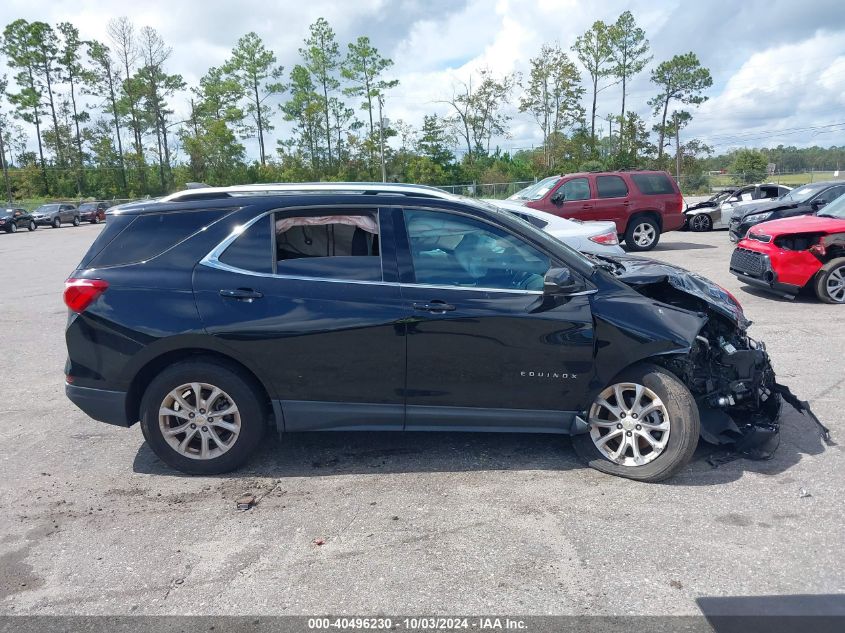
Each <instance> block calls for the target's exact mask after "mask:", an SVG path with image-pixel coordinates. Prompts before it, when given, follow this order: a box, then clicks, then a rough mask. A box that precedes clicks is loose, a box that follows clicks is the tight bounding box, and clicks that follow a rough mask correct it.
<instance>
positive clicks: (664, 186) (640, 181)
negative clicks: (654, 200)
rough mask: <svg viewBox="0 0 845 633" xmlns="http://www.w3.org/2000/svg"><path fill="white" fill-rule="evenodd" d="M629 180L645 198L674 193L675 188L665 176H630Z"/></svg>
mask: <svg viewBox="0 0 845 633" xmlns="http://www.w3.org/2000/svg"><path fill="white" fill-rule="evenodd" d="M631 180H633V181H634V184H635V185H637V189H639V190H640V192H641V193H643V194H644V195H646V196H658V195H663V194H669V193H675V188H674V187H673V186H672V183H671V182H670V181H669V176H667V175H666V174H631Z"/></svg>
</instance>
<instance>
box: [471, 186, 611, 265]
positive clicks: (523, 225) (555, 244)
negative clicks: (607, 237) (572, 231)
mask: <svg viewBox="0 0 845 633" xmlns="http://www.w3.org/2000/svg"><path fill="white" fill-rule="evenodd" d="M458 197H459V198H461V199H462V200H463V202H466V203H467V204H472V205H475V206H479V207H483V208H484V209H485V210H486V211H489V212H492V213H495V214H496V215H497V216H498V217H501V218H504V219H505V222H506V223H510V224H513V223H516V224H518V225H519V227H520V229H522V230H523V232H525V233H527V234H529V235H531V237H533V238H534V239H536V240H537V241H538V242H540V243H541V244H543V245H544V246H545V247H546V248H547V249H548V250H550V251H552V252H554V251H555V250H560V249H561V248H563V249H565V250H566V251H567V256H568V257H571V258H572V259H574V260H577V261H578V262H579V263H580V264H583V265H584V266H587V267H589V268H590V269H594V268H595V263H594V262H593V261H591V260H589V259H587V258H586V257H584V255H583V254H582V253H580V252H579V251H576V250H575V249H574V248H572V247H571V246H569V244H566V243H564V242H562V241H560V240H559V239H557V238H555V237H552V236H551V235H549V234H548V233H546V232H545V231H541V230H540V229H538V228H537V227H536V226H534V225H533V224H531V223H530V222H527V221H526V220H523V219H522V218H521V217H519V216H518V215H515V214H513V213H510V212H509V211H507V210H506V209H503V208H501V207H497V206H495V205H493V204H490V203H489V202H486V201H484V200H478V199H474V198H467V197H464V196H458Z"/></svg>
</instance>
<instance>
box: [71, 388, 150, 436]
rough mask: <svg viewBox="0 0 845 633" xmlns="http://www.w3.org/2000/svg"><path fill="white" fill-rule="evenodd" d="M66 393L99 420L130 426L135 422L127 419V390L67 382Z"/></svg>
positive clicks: (72, 400) (88, 414)
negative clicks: (111, 389) (114, 389)
mask: <svg viewBox="0 0 845 633" xmlns="http://www.w3.org/2000/svg"><path fill="white" fill-rule="evenodd" d="M65 395H67V397H68V398H69V399H70V401H71V402H73V404H75V405H76V406H77V407H79V408H80V409H82V411H83V412H84V413H85V414H86V415H87V416H89V417H91V418H94V419H95V420H97V421H98V422H105V423H106V424H114V425H116V426H124V427H129V426H132V424H134V421H132V422H130V421H129V420H127V419H126V392H125V391H109V390H107V389H92V388H91V387H78V386H76V385H71V384H67V383H65Z"/></svg>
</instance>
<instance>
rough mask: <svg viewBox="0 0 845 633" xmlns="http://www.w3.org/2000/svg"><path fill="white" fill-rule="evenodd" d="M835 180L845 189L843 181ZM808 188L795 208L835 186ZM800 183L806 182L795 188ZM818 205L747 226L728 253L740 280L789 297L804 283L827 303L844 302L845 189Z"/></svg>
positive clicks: (776, 212)
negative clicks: (812, 211) (812, 210)
mask: <svg viewBox="0 0 845 633" xmlns="http://www.w3.org/2000/svg"><path fill="white" fill-rule="evenodd" d="M838 186H839V187H841V188H843V189H845V183H842V184H840V185H838ZM806 188H807V189H808V191H807V193H805V194H802V200H804V201H805V202H803V203H800V204H797V205H796V208H808V207H807V205H806V201H807V200H808V199H809V200H818V199H819V198H818V196H820V195H825V192H828V193H831V192H832V191H833V190H834V189H833V188H831V187H829V186H825V185H823V184H822V185H821V186H813V185H807V186H806ZM802 189H805V187H802V188H799V189H796V190H795V193H796V194H797V193H799V192H800V191H801V190H802ZM822 206H823V207H824V208H823V209H822V210H820V211H818V212H816V213H815V214H803V215H790V216H785V217H780V218H779V219H771V220H768V221H763V222H760V223H758V224H755V225H753V226H751V228H750V229H749V231H748V233H747V235H745V236H744V237H742V238H741V239H740V240H739V243H738V244H737V247H736V249H735V250H734V252H733V255H732V256H731V263H730V270H731V272H732V273H733V274H734V275H735V276H736V277H737V278H738V279H739V280H741V281H744V282H746V283H748V284H750V285H753V286H758V287H762V288H765V289H769V290H773V291H775V292H777V293H780V294H783V295H785V296H787V297H794V296H795V295H796V294H798V293H799V292H800V291H801V290H803V289H807V290H811V291H813V292H814V293H815V294H816V296H817V297H818V298H819V300H821V301H823V302H825V303H838V304H845V195H841V194H840V195H839V196H838V197H836V198H835V199H834V200H833V201H832V202H830V203H829V204H825V205H822ZM809 208H812V204H810V205H809ZM780 212H781V210H773V211H772V212H771V214H772V215H775V214H778V213H780ZM757 213H766V212H765V211H764V212H760V211H757Z"/></svg>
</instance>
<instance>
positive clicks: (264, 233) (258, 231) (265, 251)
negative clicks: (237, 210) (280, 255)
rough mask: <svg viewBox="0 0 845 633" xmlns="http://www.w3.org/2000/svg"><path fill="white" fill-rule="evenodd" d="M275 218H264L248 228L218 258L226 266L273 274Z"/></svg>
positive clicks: (269, 216)
mask: <svg viewBox="0 0 845 633" xmlns="http://www.w3.org/2000/svg"><path fill="white" fill-rule="evenodd" d="M272 226H273V218H272V215H267V216H264V217H263V218H260V219H259V220H258V221H256V222H254V223H253V224H251V225H250V226H248V227H247V228H246V229H245V230H244V231H243V233H241V234H240V236H239V237H238V238H237V239H236V240H235V241H234V242H232V243H231V244H230V245H229V247H228V248H227V249H226V250H225V251H223V253H222V254H221V255H220V257H219V258H218V259H219V260H220V261H221V262H223V263H224V264H228V265H229V266H233V267H235V268H240V269H241V270H250V271H253V272H257V273H272V272H273V233H272Z"/></svg>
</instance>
